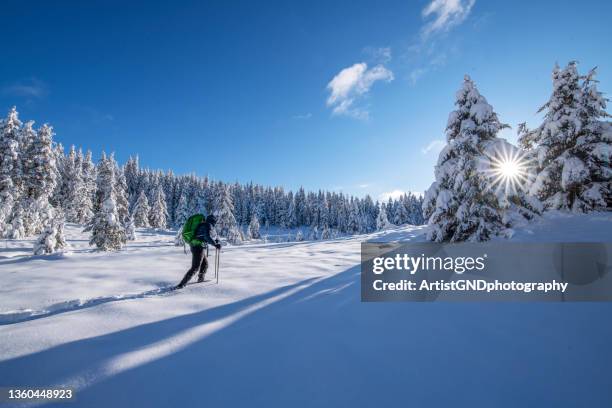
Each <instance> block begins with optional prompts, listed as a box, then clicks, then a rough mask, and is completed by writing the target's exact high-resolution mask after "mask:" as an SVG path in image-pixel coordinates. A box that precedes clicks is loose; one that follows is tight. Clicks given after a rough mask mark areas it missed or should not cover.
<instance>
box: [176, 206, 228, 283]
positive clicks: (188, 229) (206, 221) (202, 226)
mask: <svg viewBox="0 0 612 408" xmlns="http://www.w3.org/2000/svg"><path fill="white" fill-rule="evenodd" d="M216 223H217V219H216V218H215V216H214V215H209V216H208V217H204V215H202V214H195V215H192V216H191V217H189V219H188V220H187V221H186V222H185V226H184V227H183V240H184V241H185V243H187V244H189V248H190V249H191V255H192V258H191V268H190V269H189V270H188V271H187V273H186V274H185V277H184V278H183V280H182V281H181V282H180V283H179V284H178V285H176V287H175V289H181V288H184V287H185V285H187V282H189V280H190V279H191V278H192V277H193V275H194V274H195V273H196V271H197V270H198V269H199V271H200V273H199V274H198V282H204V275H205V274H206V269H208V259H207V258H206V254H205V252H204V246H205V245H208V244H210V245H212V246H214V247H215V248H217V249H221V244H220V243H219V240H218V239H214V240H213V239H212V237H211V236H210V231H211V229H212V228H213V227H214V226H215V224H216Z"/></svg>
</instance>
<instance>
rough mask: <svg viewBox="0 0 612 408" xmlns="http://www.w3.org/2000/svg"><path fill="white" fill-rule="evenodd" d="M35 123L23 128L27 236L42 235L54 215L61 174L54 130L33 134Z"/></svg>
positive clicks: (48, 127)
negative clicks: (53, 206) (58, 166)
mask: <svg viewBox="0 0 612 408" xmlns="http://www.w3.org/2000/svg"><path fill="white" fill-rule="evenodd" d="M32 126H33V122H28V123H26V125H25V126H24V138H27V140H24V142H25V143H24V145H25V146H26V151H25V152H24V160H23V163H22V195H21V199H20V204H19V205H21V206H22V207H23V211H24V217H25V220H24V227H25V233H26V235H32V234H39V233H40V232H41V231H42V230H43V229H44V227H45V224H46V223H48V222H51V220H50V218H49V217H51V216H52V214H53V211H52V207H51V204H50V199H51V196H52V194H53V192H54V190H55V187H56V185H57V176H58V170H57V166H56V163H55V153H54V151H53V129H52V128H51V127H50V126H48V125H46V124H45V125H43V126H41V128H40V129H39V130H38V132H34V131H33V128H32Z"/></svg>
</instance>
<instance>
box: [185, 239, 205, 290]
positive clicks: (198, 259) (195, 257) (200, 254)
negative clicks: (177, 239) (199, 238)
mask: <svg viewBox="0 0 612 408" xmlns="http://www.w3.org/2000/svg"><path fill="white" fill-rule="evenodd" d="M189 248H190V249H191V268H189V270H188V271H187V273H186V274H185V277H184V278H183V280H182V281H181V283H179V285H180V286H184V285H186V284H187V282H189V280H191V278H192V277H193V275H194V274H195V273H196V271H197V270H198V269H199V271H200V273H199V274H198V276H199V277H200V278H203V277H204V275H205V274H206V270H207V269H208V259H207V258H206V253H205V250H204V247H203V246H202V245H197V246H189Z"/></svg>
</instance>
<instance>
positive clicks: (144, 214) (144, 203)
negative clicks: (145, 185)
mask: <svg viewBox="0 0 612 408" xmlns="http://www.w3.org/2000/svg"><path fill="white" fill-rule="evenodd" d="M150 213H151V207H149V200H148V199H147V195H146V194H145V193H144V191H141V192H140V195H139V196H138V200H137V201H136V204H134V211H133V212H132V219H133V220H134V225H135V226H137V227H141V228H148V227H150V226H151V224H149V215H150Z"/></svg>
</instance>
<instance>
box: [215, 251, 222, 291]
mask: <svg viewBox="0 0 612 408" xmlns="http://www.w3.org/2000/svg"><path fill="white" fill-rule="evenodd" d="M219 255H221V251H219V249H217V253H216V255H215V276H216V277H217V285H218V284H219Z"/></svg>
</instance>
